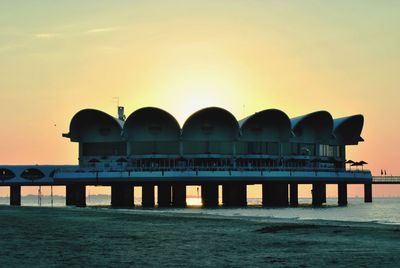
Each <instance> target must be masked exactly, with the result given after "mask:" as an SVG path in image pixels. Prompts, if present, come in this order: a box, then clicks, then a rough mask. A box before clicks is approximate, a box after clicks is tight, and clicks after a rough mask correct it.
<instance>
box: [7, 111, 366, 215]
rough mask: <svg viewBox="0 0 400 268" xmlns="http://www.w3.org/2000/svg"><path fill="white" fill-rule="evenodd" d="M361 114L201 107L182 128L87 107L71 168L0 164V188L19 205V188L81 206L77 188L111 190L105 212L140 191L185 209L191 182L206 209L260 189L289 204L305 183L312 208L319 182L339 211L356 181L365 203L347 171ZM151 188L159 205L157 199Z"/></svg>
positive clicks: (358, 174) (72, 131)
mask: <svg viewBox="0 0 400 268" xmlns="http://www.w3.org/2000/svg"><path fill="white" fill-rule="evenodd" d="M363 124H364V117H363V116H362V115H352V116H347V117H342V118H335V119H334V118H333V117H332V115H331V114H330V113H329V112H327V111H317V112H312V113H309V114H306V115H302V116H298V117H294V118H289V117H288V115H287V114H286V113H285V112H283V111H281V110H278V109H266V110H263V111H259V112H257V113H255V114H253V115H250V116H248V117H246V118H243V119H242V120H239V121H238V120H237V119H236V118H235V117H234V116H233V115H232V114H231V113H230V112H229V111H227V110H225V109H222V108H219V107H208V108H205V109H202V110H199V111H197V112H195V113H194V114H192V115H191V116H190V117H189V118H188V119H187V120H186V121H185V123H184V124H183V126H180V125H179V123H178V122H177V120H176V119H175V118H174V116H172V115H171V114H169V113H168V112H167V111H164V110H162V109H160V108H156V107H145V108H141V109H138V110H136V111H134V112H133V113H131V114H130V115H129V116H128V117H126V116H125V114H124V108H123V107H119V108H118V116H117V117H113V116H111V115H109V114H107V113H105V112H102V111H99V110H95V109H84V110H81V111H79V112H77V113H76V114H75V115H74V116H73V118H72V119H71V122H70V127H69V131H68V132H67V133H65V134H63V137H65V138H67V139H69V140H70V141H71V142H75V143H77V146H78V147H79V150H78V151H79V155H78V156H77V157H78V163H79V165H76V166H1V165H0V185H3V186H10V189H11V190H10V203H11V204H13V205H18V204H20V188H21V186H27V185H65V186H66V202H67V205H77V206H85V204H86V202H85V198H86V193H85V186H87V185H105V186H111V189H112V190H111V205H112V206H115V207H129V206H133V204H134V202H133V193H134V191H133V189H134V187H136V186H140V187H141V188H142V205H143V206H146V207H153V206H155V205H158V206H185V205H186V186H188V185H199V186H200V187H201V197H202V201H203V205H204V206H218V200H219V186H222V203H223V205H225V206H244V205H246V204H247V190H246V187H247V185H253V184H261V185H262V191H263V194H262V198H263V205H265V206H287V205H292V206H296V205H297V204H298V185H299V184H312V202H313V204H314V205H321V204H323V203H324V202H326V185H327V184H337V185H338V203H339V205H346V204H347V185H348V184H364V185H365V201H366V202H371V201H372V186H371V183H372V175H371V172H370V171H368V170H355V169H354V168H353V170H349V169H346V149H347V147H348V146H356V145H357V144H358V143H359V142H362V141H364V140H363V138H362V137H361V133H362V129H363ZM155 187H157V204H156V202H155Z"/></svg>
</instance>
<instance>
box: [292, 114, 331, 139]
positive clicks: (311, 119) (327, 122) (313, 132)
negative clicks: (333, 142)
mask: <svg viewBox="0 0 400 268" xmlns="http://www.w3.org/2000/svg"><path fill="white" fill-rule="evenodd" d="M291 123H292V130H293V133H294V134H295V136H296V137H295V138H294V140H295V141H297V142H304V143H326V142H328V141H329V140H330V139H331V138H332V134H333V118H332V115H331V114H330V113H329V112H327V111H318V112H313V113H310V114H307V115H303V116H299V117H295V118H292V119H291Z"/></svg>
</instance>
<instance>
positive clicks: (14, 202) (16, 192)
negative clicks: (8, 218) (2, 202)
mask: <svg viewBox="0 0 400 268" xmlns="http://www.w3.org/2000/svg"><path fill="white" fill-rule="evenodd" d="M10 205H11V206H20V205H21V186H19V185H13V186H10Z"/></svg>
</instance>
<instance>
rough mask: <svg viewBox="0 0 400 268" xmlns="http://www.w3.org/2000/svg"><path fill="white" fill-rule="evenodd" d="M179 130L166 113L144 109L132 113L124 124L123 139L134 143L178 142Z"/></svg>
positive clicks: (153, 108) (154, 109)
mask: <svg viewBox="0 0 400 268" xmlns="http://www.w3.org/2000/svg"><path fill="white" fill-rule="evenodd" d="M180 135H181V129H180V126H179V123H178V121H176V119H175V118H174V117H173V116H172V115H171V114H169V113H168V112H166V111H164V110H162V109H159V108H155V107H144V108H141V109H138V110H136V111H134V112H133V113H132V114H131V115H129V117H128V118H127V120H126V121H125V124H124V137H126V138H127V139H128V140H134V141H178V140H179V138H180Z"/></svg>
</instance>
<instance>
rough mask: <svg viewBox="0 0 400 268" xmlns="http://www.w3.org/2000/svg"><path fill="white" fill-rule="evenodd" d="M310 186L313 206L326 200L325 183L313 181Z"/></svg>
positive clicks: (319, 204)
mask: <svg viewBox="0 0 400 268" xmlns="http://www.w3.org/2000/svg"><path fill="white" fill-rule="evenodd" d="M312 187H313V188H312V204H313V205H314V206H321V205H322V204H323V203H325V202H326V184H325V183H321V182H316V183H313V186H312Z"/></svg>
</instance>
